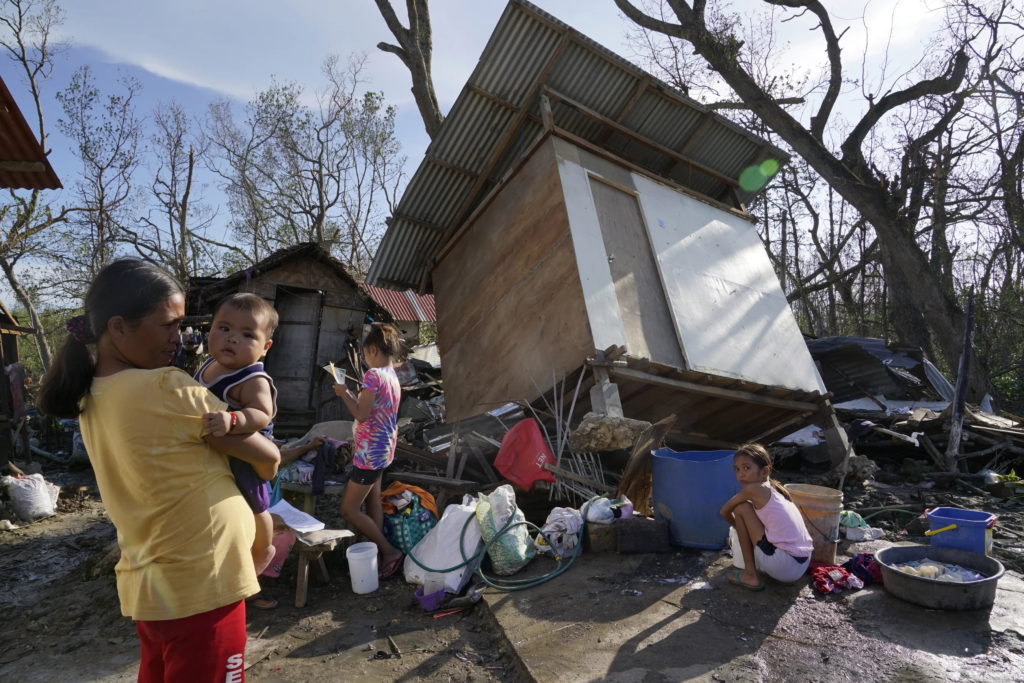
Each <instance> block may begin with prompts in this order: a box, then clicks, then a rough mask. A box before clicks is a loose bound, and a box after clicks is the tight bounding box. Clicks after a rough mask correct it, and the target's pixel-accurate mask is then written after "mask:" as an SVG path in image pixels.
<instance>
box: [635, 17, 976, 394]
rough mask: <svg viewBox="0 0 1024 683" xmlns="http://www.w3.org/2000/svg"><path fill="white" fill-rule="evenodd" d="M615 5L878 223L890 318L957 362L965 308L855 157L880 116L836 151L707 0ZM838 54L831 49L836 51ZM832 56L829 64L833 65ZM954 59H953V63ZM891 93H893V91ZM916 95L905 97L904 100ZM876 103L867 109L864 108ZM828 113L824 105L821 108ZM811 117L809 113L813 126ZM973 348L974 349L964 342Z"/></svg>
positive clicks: (939, 88) (940, 89) (954, 71)
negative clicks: (699, 60)
mask: <svg viewBox="0 0 1024 683" xmlns="http://www.w3.org/2000/svg"><path fill="white" fill-rule="evenodd" d="M615 4H616V5H617V6H618V7H619V9H620V10H622V12H623V13H624V14H625V15H626V16H627V17H628V18H630V19H632V20H633V21H635V22H637V23H638V24H640V25H641V26H644V27H645V28H648V29H649V30H653V31H658V32H661V33H665V34H666V35H671V36H674V37H677V38H682V39H683V40H686V41H688V42H689V43H690V44H691V45H692V46H693V49H694V51H695V52H696V53H697V54H698V55H700V56H701V57H703V58H704V59H705V60H706V61H707V63H708V64H709V66H710V67H711V68H712V69H714V70H715V71H716V72H717V73H718V74H719V75H720V76H721V77H722V79H723V80H724V81H725V82H726V84H728V85H729V87H730V88H732V90H733V91H734V92H735V93H736V94H737V95H738V96H739V97H740V99H742V100H743V102H745V103H746V104H747V105H748V106H749V107H750V110H751V111H752V112H753V113H754V114H756V115H757V116H758V117H759V118H760V119H761V120H762V121H763V122H764V123H765V125H767V126H768V127H769V128H771V129H772V130H773V131H774V132H775V133H776V135H778V136H779V137H781V138H782V139H783V140H785V141H786V143H787V144H789V146H790V147H792V149H793V150H794V151H795V152H796V153H797V154H799V155H800V156H801V157H803V159H804V160H805V161H806V162H807V163H808V165H810V167H811V168H813V169H814V170H815V171H816V172H817V173H818V175H820V176H821V177H822V179H824V180H825V182H827V183H828V184H829V185H830V186H832V187H833V188H834V189H835V191H836V192H837V193H838V194H839V195H840V196H841V197H843V199H845V200H846V201H847V202H849V204H850V205H851V206H853V207H854V208H855V209H857V211H859V212H860V214H861V216H863V217H864V219H865V220H867V221H868V222H869V223H871V225H872V226H873V227H874V228H875V232H876V234H877V235H878V241H879V246H880V248H881V253H882V263H883V266H884V270H885V278H886V284H887V287H888V289H889V292H890V295H891V302H892V304H893V310H894V315H895V318H894V322H896V324H897V332H898V333H899V334H900V336H901V337H902V336H904V335H907V336H906V337H905V341H908V342H910V343H915V344H918V345H921V346H922V347H923V348H925V349H928V348H931V347H932V344H929V343H928V332H929V331H930V333H931V339H932V341H933V342H934V347H935V348H936V349H937V350H938V352H939V354H940V355H941V357H942V358H943V360H945V362H946V365H947V367H949V368H956V367H957V366H958V365H959V360H960V352H961V346H962V342H963V340H962V338H961V337H960V334H959V331H960V330H962V329H963V324H964V314H963V311H962V310H961V309H960V307H959V305H958V304H957V302H956V300H955V299H954V298H953V296H952V295H951V294H947V293H945V292H944V291H943V288H942V282H941V280H940V278H939V277H938V276H937V274H936V273H935V272H934V271H933V270H932V269H931V268H930V267H929V264H928V260H927V257H926V256H925V255H924V252H923V251H922V250H921V248H920V246H919V245H918V244H917V243H916V242H915V240H914V233H913V227H914V226H913V225H908V224H907V222H906V219H905V218H903V216H902V215H901V209H902V206H901V202H900V200H899V199H898V198H897V196H896V193H895V192H894V191H892V190H890V189H889V188H887V187H886V186H885V185H884V183H882V182H881V180H882V179H880V178H878V177H876V174H875V173H874V172H873V171H872V169H871V168H869V167H868V166H867V164H866V163H864V161H863V159H862V158H860V157H859V149H860V145H859V144H855V143H858V142H860V143H862V142H863V139H864V137H863V136H864V135H866V132H867V130H869V129H870V128H871V126H872V125H873V124H874V123H876V122H877V119H875V118H872V117H870V116H868V115H865V118H864V119H863V120H862V121H861V122H860V123H859V124H858V125H857V127H856V128H855V131H860V130H863V132H862V133H861V137H860V138H859V139H858V138H856V137H855V136H854V133H851V137H850V138H848V140H847V142H846V143H845V144H846V145H852V146H853V149H852V150H850V151H852V152H856V153H857V154H858V156H857V157H856V158H853V159H850V158H847V157H848V156H849V155H850V151H847V150H845V149H844V156H843V157H842V158H840V157H839V156H837V155H836V154H834V153H833V152H832V151H831V150H830V149H829V148H827V147H826V146H825V144H824V142H823V136H822V135H821V134H820V133H821V131H822V129H823V126H824V119H823V120H821V121H819V122H818V124H819V125H817V126H816V127H815V130H816V131H818V133H819V134H818V135H816V134H815V132H814V131H812V130H811V129H809V128H807V127H805V126H804V125H803V124H802V123H801V122H800V121H798V120H797V119H795V118H794V117H793V116H792V115H790V113H789V112H788V111H786V110H785V109H784V108H783V107H782V106H780V105H779V104H778V103H776V102H775V101H774V100H773V98H772V97H771V96H770V95H769V94H768V93H767V92H765V90H764V89H763V88H762V87H761V86H760V85H759V84H758V83H757V82H756V81H755V80H754V78H753V77H752V76H751V75H750V73H748V72H747V71H746V70H745V69H744V68H743V67H742V66H741V64H740V61H739V51H740V46H741V42H740V41H739V40H738V39H736V38H735V37H733V36H732V35H728V34H726V35H725V36H723V35H721V34H719V33H716V32H713V31H711V30H709V29H708V27H707V26H706V25H705V23H704V22H705V17H704V3H693V6H692V7H691V6H690V5H688V4H687V3H685V2H672V3H669V4H670V5H671V6H672V8H673V9H674V11H675V13H676V16H677V17H678V18H679V22H680V23H679V24H678V25H675V24H670V23H668V22H665V21H663V20H658V19H655V18H653V17H650V16H648V15H646V14H644V13H643V12H641V11H640V10H639V9H637V8H636V7H635V6H633V5H632V4H631V3H630V2H629V0H615ZM837 56H838V55H836V57H837ZM835 64H836V63H834V65H835ZM954 65H955V66H954ZM965 71H966V55H964V54H963V53H960V54H958V55H957V56H956V59H955V60H954V62H951V65H950V68H949V69H948V72H947V75H946V76H945V77H943V78H942V79H935V80H934V81H933V82H928V83H925V82H921V83H919V84H917V85H918V86H919V88H920V90H919V91H915V95H914V97H921V96H923V95H925V94H942V93H945V92H950V91H952V90H955V89H956V87H959V83H960V82H961V81H962V79H963V75H964V72H965ZM890 97H891V95H890ZM913 99H914V98H913V97H909V94H908V101H912V100H913ZM874 111H877V110H875V109H874V108H872V110H871V111H869V113H872V112H874ZM825 116H826V117H827V112H826V113H825ZM813 124H814V120H813V119H812V125H813ZM967 352H968V353H972V354H973V350H970V349H968V350H967ZM970 365H971V369H972V373H971V381H970V382H969V385H968V398H969V399H970V400H980V399H981V397H982V396H983V395H984V393H985V392H986V388H987V385H988V379H987V376H986V374H985V372H984V369H983V368H982V367H981V364H980V363H979V362H978V359H977V356H974V357H973V358H972V359H971V364H970Z"/></svg>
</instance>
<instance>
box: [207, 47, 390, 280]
mask: <svg viewBox="0 0 1024 683" xmlns="http://www.w3.org/2000/svg"><path fill="white" fill-rule="evenodd" d="M362 66H363V59H362V58H355V59H353V60H351V61H350V62H349V63H348V64H347V65H345V66H344V67H342V66H341V65H340V64H339V62H338V60H337V59H336V58H334V57H330V58H328V59H327V60H326V61H325V63H324V68H323V72H324V76H325V78H326V85H325V87H324V88H323V89H322V90H320V91H319V92H317V93H316V94H315V95H314V96H313V101H312V103H309V102H308V101H307V100H306V96H305V93H304V91H303V89H302V88H300V87H299V86H298V85H295V84H290V83H289V84H282V83H273V84H272V85H271V86H270V87H268V88H267V89H265V90H263V91H262V92H260V93H258V94H257V96H256V98H255V99H254V100H253V101H251V102H249V104H248V105H247V106H246V115H245V119H244V120H243V121H237V120H236V118H235V113H234V111H233V108H232V106H231V104H230V103H229V102H227V101H222V102H218V103H215V104H214V105H213V106H211V107H210V111H209V116H208V124H207V129H206V136H207V139H208V141H209V145H210V155H209V161H208V163H209V166H210V168H211V170H212V171H213V172H214V173H216V174H217V175H218V176H219V177H220V178H221V180H222V184H223V188H224V190H225V191H226V192H227V195H228V204H229V208H230V211H231V228H232V231H233V234H234V236H235V238H236V239H237V240H238V242H239V243H240V244H241V245H244V247H242V248H241V250H242V251H244V253H245V256H246V257H247V258H248V260H249V261H250V262H254V261H257V260H259V259H261V258H262V257H263V256H265V255H266V254H267V253H269V252H270V251H273V250H275V249H278V248H280V247H285V246H290V245H293V244H297V243H300V242H316V243H319V244H322V245H324V246H326V247H328V248H329V249H331V250H332V251H334V252H335V253H336V254H338V255H339V256H341V258H342V259H343V260H345V262H346V263H347V264H348V265H349V266H351V267H353V268H354V269H355V270H356V271H357V272H362V271H363V270H365V269H366V268H367V267H368V264H369V259H370V258H371V257H372V255H373V252H374V250H375V248H376V245H377V241H378V240H379V237H380V233H381V232H382V231H383V213H382V212H383V209H384V208H385V207H386V208H390V206H391V205H392V204H393V203H394V194H395V190H396V186H397V184H398V182H399V180H400V178H401V165H402V159H401V158H400V157H399V146H398V142H397V140H396V139H395V131H394V116H395V112H394V109H393V108H392V107H389V106H386V105H385V103H384V100H383V96H382V95H380V94H379V93H374V92H366V93H361V92H360V86H361V81H360V78H359V74H360V71H361V69H362ZM237 255H239V252H237V251H236V256H237Z"/></svg>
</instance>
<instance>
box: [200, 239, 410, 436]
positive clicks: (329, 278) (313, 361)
mask: <svg viewBox="0 0 1024 683" xmlns="http://www.w3.org/2000/svg"><path fill="white" fill-rule="evenodd" d="M234 292H251V293H253V294H257V295H259V296H261V297H263V298H264V299H267V300H268V301H270V302H272V303H273V304H274V308H276V309H277V313H278V316H279V317H280V323H279V325H278V328H277V332H276V333H275V334H274V345H273V346H272V347H271V349H270V351H269V352H268V353H267V358H266V361H265V364H266V369H267V372H268V373H270V376H271V377H273V378H274V384H275V386H276V387H277V391H278V397H277V404H278V405H277V408H278V418H277V420H275V428H276V429H277V431H278V432H282V431H288V430H290V429H294V430H299V431H302V432H304V431H305V430H306V429H308V428H309V426H310V425H312V424H314V423H316V422H324V421H327V420H339V419H343V417H345V416H344V415H343V412H342V411H343V408H342V404H341V401H339V400H338V399H337V397H336V396H335V395H334V391H333V388H332V387H333V382H332V381H331V380H330V378H329V377H328V375H327V373H325V372H324V371H323V370H322V369H321V366H323V365H325V364H327V363H328V362H332V361H334V362H337V361H342V360H344V359H345V358H346V347H347V345H348V344H349V343H350V342H356V343H357V342H358V341H359V337H360V335H361V334H362V329H363V324H364V322H366V320H367V316H369V317H370V318H372V319H374V320H390V315H389V314H388V313H387V311H385V310H384V309H383V308H382V307H381V306H379V305H378V304H377V303H375V302H374V301H373V299H371V298H370V296H369V295H368V294H367V293H366V292H365V291H364V290H363V289H362V287H361V286H360V284H359V283H358V282H357V281H356V280H355V278H353V277H352V275H351V274H350V273H349V272H348V270H347V269H346V268H345V266H344V264H342V262H341V261H339V260H338V259H336V258H334V257H333V256H331V255H330V254H329V253H328V252H327V251H326V250H325V249H323V248H322V247H320V246H319V245H317V244H313V243H306V244H299V245H296V246H293V247H288V248H286V249H281V250H278V251H276V252H274V253H273V254H271V255H270V256H268V257H267V258H265V259H263V260H262V261H260V262H259V263H257V264H255V265H254V266H252V267H250V268H247V269H245V270H241V271H238V272H236V273H232V274H231V275H228V276H227V277H224V278H215V279H211V278H203V279H197V280H193V282H191V283H190V286H189V292H188V313H189V315H191V316H208V315H210V314H212V313H213V310H214V308H215V307H216V305H217V303H218V302H219V301H220V300H221V299H223V298H224V297H225V296H227V295H229V294H232V293H234Z"/></svg>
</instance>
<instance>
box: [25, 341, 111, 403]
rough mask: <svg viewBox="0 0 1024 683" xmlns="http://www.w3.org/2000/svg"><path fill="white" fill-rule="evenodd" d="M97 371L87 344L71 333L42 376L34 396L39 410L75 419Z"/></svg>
mask: <svg viewBox="0 0 1024 683" xmlns="http://www.w3.org/2000/svg"><path fill="white" fill-rule="evenodd" d="M95 371H96V365H95V362H94V361H93V358H92V353H90V352H89V349H88V347H87V346H86V345H85V344H83V343H82V342H80V341H78V340H77V339H75V338H74V337H72V336H69V337H68V338H67V341H65V342H64V345H63V346H62V347H60V350H58V351H57V355H56V356H55V357H54V359H53V362H52V363H51V364H50V370H49V372H47V373H46V376H45V377H44V378H43V382H42V386H40V387H39V396H38V397H37V398H36V407H37V408H38V409H39V412H41V413H43V414H44V415H50V416H52V417H64V418H76V417H78V415H79V414H80V413H81V410H80V408H79V403H80V402H81V400H82V397H83V396H85V394H86V392H88V391H89V386H90V385H91V384H92V378H93V375H94V373H95Z"/></svg>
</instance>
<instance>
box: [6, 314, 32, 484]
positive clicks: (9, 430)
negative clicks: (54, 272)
mask: <svg viewBox="0 0 1024 683" xmlns="http://www.w3.org/2000/svg"><path fill="white" fill-rule="evenodd" d="M23 334H35V329H34V328H31V327H23V326H22V325H20V324H19V323H18V320H17V319H16V318H15V317H14V316H13V315H12V314H11V312H10V311H8V310H7V307H6V306H4V305H3V304H2V303H0V367H2V368H3V371H4V374H3V380H2V381H0V465H2V464H3V463H6V462H7V461H8V460H11V459H12V458H13V457H14V455H15V442H16V441H19V440H20V441H21V444H20V446H19V448H20V449H21V451H22V452H23V453H28V430H27V429H25V426H24V423H23V421H24V419H25V417H26V415H27V412H26V409H27V408H28V406H27V405H26V404H25V380H26V375H25V369H24V367H22V365H21V363H20V362H19V357H18V338H19V337H20V336H21V335H23Z"/></svg>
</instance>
